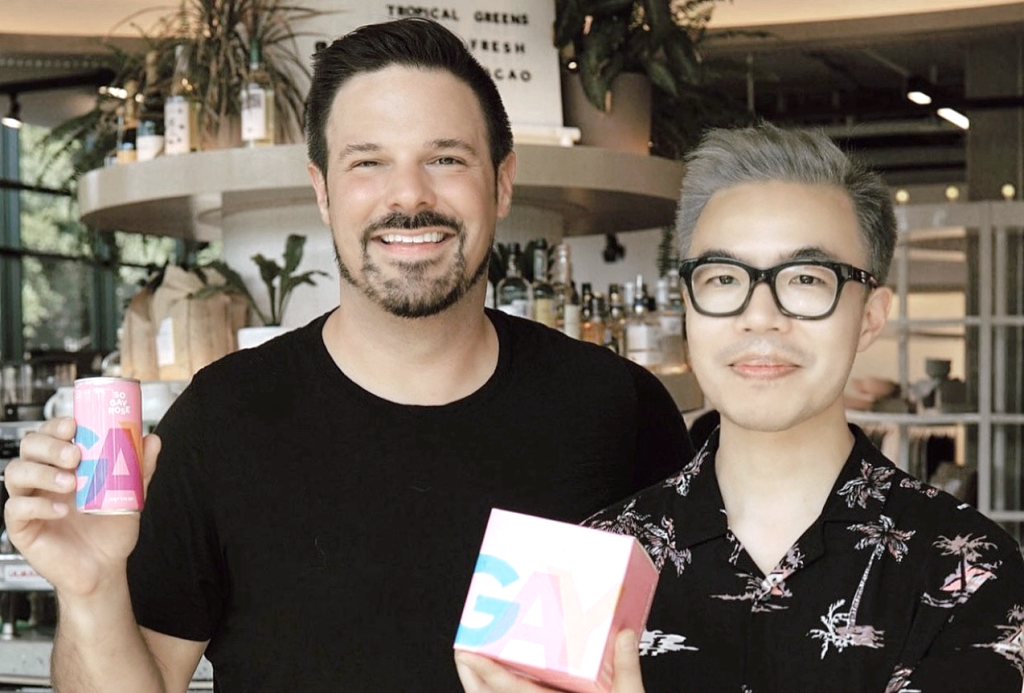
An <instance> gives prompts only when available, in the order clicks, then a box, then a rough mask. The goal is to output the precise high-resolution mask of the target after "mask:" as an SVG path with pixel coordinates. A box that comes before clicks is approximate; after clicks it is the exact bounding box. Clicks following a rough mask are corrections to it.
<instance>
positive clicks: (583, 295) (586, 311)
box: [580, 282, 594, 324]
mask: <svg viewBox="0 0 1024 693" xmlns="http://www.w3.org/2000/svg"><path fill="white" fill-rule="evenodd" d="M592 298H594V289H593V287H592V286H591V284H590V282H583V283H582V284H581V285H580V323H581V324H583V323H586V322H587V320H590V318H591V305H590V302H591V299H592Z"/></svg>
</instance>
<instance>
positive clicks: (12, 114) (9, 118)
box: [0, 92, 22, 130]
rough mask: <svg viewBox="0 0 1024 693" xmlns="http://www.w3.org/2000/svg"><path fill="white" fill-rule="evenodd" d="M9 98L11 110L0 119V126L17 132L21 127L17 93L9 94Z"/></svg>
mask: <svg viewBox="0 0 1024 693" xmlns="http://www.w3.org/2000/svg"><path fill="white" fill-rule="evenodd" d="M9 98H10V99H11V108H10V110H9V111H7V115H5V116H4V117H3V118H0V124H2V125H3V126H4V127H8V128H12V129H14V130H17V129H19V128H20V127H21V124H22V123H21V104H20V103H18V94H17V92H11V94H10V96H9Z"/></svg>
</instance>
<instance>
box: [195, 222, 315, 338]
mask: <svg viewBox="0 0 1024 693" xmlns="http://www.w3.org/2000/svg"><path fill="white" fill-rule="evenodd" d="M305 245H306V237H305V236H301V235H298V234H290V235H289V236H288V238H287V240H286V241H285V246H284V257H283V263H282V264H278V263H277V261H275V260H271V259H269V258H267V257H265V256H264V255H263V254H262V253H256V254H255V255H253V256H252V261H253V262H255V263H256V265H257V267H258V268H259V272H260V279H261V280H262V281H263V285H264V286H265V287H266V289H267V299H268V300H267V304H268V305H269V307H270V312H269V313H267V312H265V311H264V310H263V309H262V308H261V306H260V303H259V302H257V300H256V298H255V297H254V296H253V295H252V292H250V291H249V288H248V287H247V286H246V285H245V282H244V281H243V280H242V276H241V275H240V274H239V273H238V272H236V271H235V270H234V269H232V268H231V267H229V266H228V265H227V263H225V262H224V261H222V260H214V261H212V262H208V263H206V264H205V265H203V266H202V267H200V268H199V270H200V272H201V273H202V271H203V270H204V269H213V270H216V271H217V272H218V273H219V274H220V275H221V276H222V277H223V278H224V283H223V284H208V285H207V286H205V287H204V288H202V289H200V290H199V291H196V292H194V293H193V294H192V295H191V298H204V297H206V296H211V295H214V294H219V293H233V294H238V295H240V296H242V297H243V298H244V299H245V300H246V302H247V303H248V304H249V308H250V309H251V310H252V312H253V313H254V314H255V315H256V317H257V318H259V321H260V323H262V324H263V325H266V326H268V327H269V326H276V325H280V324H281V321H282V320H283V319H284V310H285V308H286V307H287V306H288V299H289V298H290V297H291V294H292V292H293V291H294V290H295V289H296V288H298V287H299V286H301V285H302V284H308V285H310V286H316V281H315V280H314V277H316V276H322V277H327V276H329V275H328V274H327V273H326V272H322V271H320V270H310V271H308V272H301V273H297V270H298V267H299V264H300V263H301V262H302V252H303V248H304V247H305Z"/></svg>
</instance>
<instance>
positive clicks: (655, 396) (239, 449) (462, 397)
mask: <svg viewBox="0 0 1024 693" xmlns="http://www.w3.org/2000/svg"><path fill="white" fill-rule="evenodd" d="M306 135H307V139H308V146H309V160H310V163H309V173H310V176H311V178H312V182H313V187H314V189H315V192H316V198H317V205H318V207H319V210H320V213H321V215H322V217H323V220H324V223H325V224H327V225H328V226H329V227H330V229H331V233H332V234H333V238H334V245H335V250H336V253H337V259H338V267H339V270H340V273H341V276H342V281H341V282H340V283H339V287H338V288H339V305H338V307H336V308H335V309H334V310H332V311H330V312H329V313H327V314H325V315H323V316H322V317H320V318H319V319H317V320H315V321H313V322H312V323H310V324H309V325H307V326H305V327H302V328H300V329H298V330H296V331H294V332H291V333H289V334H287V335H284V336H282V337H280V338H278V339H276V340H273V341H271V342H269V343H267V344H265V345H263V346H261V347H258V348H256V349H251V350H245V351H242V352H239V353H237V354H232V355H230V356H229V357H227V358H225V359H223V360H222V361H220V362H218V363H216V364H213V365H212V366H210V367H209V368H206V369H204V370H203V371H201V372H199V373H198V374H197V375H196V376H195V378H194V379H193V381H192V383H191V384H190V386H189V387H188V389H187V390H186V391H185V392H184V393H183V394H182V395H181V397H180V398H179V399H178V400H177V402H176V403H175V404H174V406H173V407H172V408H171V410H170V411H169V412H168V413H167V415H166V416H165V418H164V419H163V420H162V421H161V423H160V426H159V428H158V431H157V433H158V435H159V438H157V436H150V437H148V438H147V439H146V441H145V443H146V444H145V460H144V479H145V481H146V483H147V484H148V486H147V495H146V502H145V510H144V511H143V512H142V515H141V520H140V518H139V517H137V516H120V517H96V516H85V515H82V514H80V513H78V512H76V511H75V510H73V508H74V504H73V502H72V500H73V498H72V497H73V487H74V475H73V474H71V473H70V472H71V470H73V469H74V467H75V464H76V462H77V460H78V451H77V448H76V447H75V446H74V445H72V444H71V443H70V442H69V441H70V440H71V438H72V435H73V434H74V430H75V427H74V422H73V421H72V420H71V419H59V420H53V421H49V422H46V423H45V424H44V425H43V427H42V428H41V430H40V432H39V433H37V434H31V435H29V436H27V437H26V438H25V440H24V442H23V444H22V449H21V457H20V459H17V460H15V461H13V462H11V463H10V464H9V466H8V467H7V468H6V473H5V478H6V483H7V486H8V489H9V490H10V493H11V499H10V500H9V501H8V502H7V504H6V520H7V529H8V532H9V533H10V537H11V540H12V541H13V542H14V544H15V546H17V547H18V549H19V550H20V551H21V552H22V553H23V554H24V555H25V556H26V557H27V558H28V560H29V561H30V562H31V563H32V565H33V566H34V567H35V568H36V569H37V570H38V571H39V572H40V573H41V574H43V575H44V576H45V577H46V578H47V579H49V580H50V582H52V583H53V584H54V586H55V589H56V594H57V599H58V602H59V604H60V609H59V612H60V616H59V625H58V631H57V636H56V640H55V644H54V655H53V680H54V682H55V683H56V684H57V686H58V687H59V689H60V690H61V691H65V692H69V691H98V690H103V691H130V692H131V693H149V692H161V693H163V692H173V693H182V692H183V691H185V690H186V687H187V686H188V682H189V679H190V677H191V676H192V673H193V671H194V669H195V667H196V663H197V662H198V661H199V659H200V656H201V655H202V654H204V653H205V654H206V656H207V658H208V659H209V660H210V661H211V662H212V664H213V668H214V677H215V687H216V690H218V691H221V692H222V693H258V692H261V691H265V692H268V693H271V692H272V693H280V692H281V691H288V690H295V691H302V692H303V693H318V692H323V693H328V692H330V693H335V692H336V691H354V692H362V691H374V692H376V693H409V692H410V691H419V690H427V691H452V690H457V688H458V680H457V678H456V673H455V669H454V667H453V666H452V662H451V646H452V642H453V640H454V637H455V631H456V628H457V625H458V619H459V616H460V614H461V610H462V600H463V598H464V597H465V594H466V590H467V589H468V586H469V579H470V576H471V575H472V572H473V566H474V563H475V561H476V554H477V550H478V548H479V545H480V539H481V536H482V533H483V527H484V524H485V523H486V520H487V517H488V514H489V512H490V510H491V508H492V507H501V508H504V509H507V510H513V511H519V512H524V513H531V514H536V515H544V516H547V517H553V518H559V519H562V520H571V521H580V520H582V519H583V518H585V517H586V516H587V515H589V514H591V513H593V512H595V511H597V510H598V509H600V508H601V507H604V506H606V505H608V504H609V503H612V502H614V501H616V500H618V499H621V498H623V497H625V496H627V495H629V494H630V493H633V492H635V491H637V490H639V489H641V488H643V487H645V486H647V485H649V484H651V483H653V482H655V481H656V480H658V479H659V478H663V477H664V476H665V475H667V474H669V473H671V472H672V471H673V470H677V469H679V468H681V467H682V465H683V464H684V463H685V462H686V461H687V460H688V459H689V458H690V457H691V456H692V452H693V451H692V448H691V447H690V444H689V440H688V438H687V437H686V431H685V428H684V426H683V422H682V418H681V416H680V415H679V412H678V410H677V409H676V407H675V404H674V403H673V401H672V399H671V397H670V396H669V394H668V393H667V392H666V391H665V389H664V388H663V387H662V386H661V385H660V383H659V382H658V381H657V380H656V379H655V378H654V377H653V376H652V375H651V374H650V373H648V372H647V371H645V370H644V369H642V368H641V367H639V366H637V365H635V364H633V363H632V362H629V361H627V360H625V359H622V358H620V357H618V356H616V355H615V354H613V353H612V352H610V351H608V350H607V349H602V348H600V347H597V346H594V345H591V344H586V343H583V342H579V341H576V340H572V339H570V338H568V337H566V336H565V335H562V334H561V333H559V332H556V331H554V330H551V329H548V328H546V327H544V326H542V325H540V324H538V323H534V322H530V321H526V320H520V319H518V318H514V317H511V316H508V315H505V314H504V313H498V312H494V311H485V310H484V296H485V290H486V286H485V282H486V275H487V263H488V259H489V257H490V250H491V246H492V244H493V241H494V233H495V226H496V224H497V222H498V220H499V219H501V218H504V217H505V216H506V215H507V214H508V213H509V208H510V205H511V202H512V181H513V178H514V176H515V166H516V160H515V154H514V153H513V152H512V135H511V129H510V126H509V122H508V117H507V115H506V113H505V110H504V107H503V106H502V103H501V100H500V98H499V96H498V92H497V89H496V88H495V86H494V83H493V82H492V81H491V79H490V78H489V77H488V75H487V73H486V71H485V70H484V69H483V68H482V67H481V66H480V65H479V64H478V63H477V62H476V61H475V60H474V59H473V57H472V56H471V55H470V53H469V52H468V51H467V49H466V47H465V46H464V45H463V43H462V42H461V41H460V40H459V39H458V38H456V37H455V36H454V35H453V34H451V33H450V32H449V31H448V30H446V29H444V28H443V27H441V26H440V25H438V24H435V23H433V22H430V21H427V20H421V19H405V20H398V21H395V22H390V23H384V24H377V25H370V26H366V27H362V28H360V29H358V30H356V31H355V32H353V33H351V34H349V35H346V36H344V37H342V38H341V39H339V40H337V41H335V42H334V43H333V44H332V45H331V46H329V47H327V48H325V49H324V50H322V51H320V52H319V53H318V55H317V56H316V58H315V71H314V75H313V82H312V86H311V89H310V93H309V97H308V100H307V110H306ZM284 232H285V231H282V233H284ZM161 443H162V450H160V447H161ZM158 452H159V460H157V456H158ZM154 470H155V472H154ZM133 547H134V552H132V551H133ZM130 553H131V556H130V557H129V554H130ZM126 565H127V568H126Z"/></svg>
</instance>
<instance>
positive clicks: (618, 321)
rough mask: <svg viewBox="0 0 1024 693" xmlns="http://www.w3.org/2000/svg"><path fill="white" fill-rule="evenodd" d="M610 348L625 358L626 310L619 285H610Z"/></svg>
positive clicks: (607, 322)
mask: <svg viewBox="0 0 1024 693" xmlns="http://www.w3.org/2000/svg"><path fill="white" fill-rule="evenodd" d="M605 324H606V325H607V328H608V346H609V348H611V349H612V350H613V351H614V352H615V353H617V354H619V355H622V356H625V353H626V349H625V344H624V342H625V341H626V310H625V307H624V306H623V304H622V289H621V288H620V287H619V285H618V284H609V285H608V317H607V318H606V319H605Z"/></svg>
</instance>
